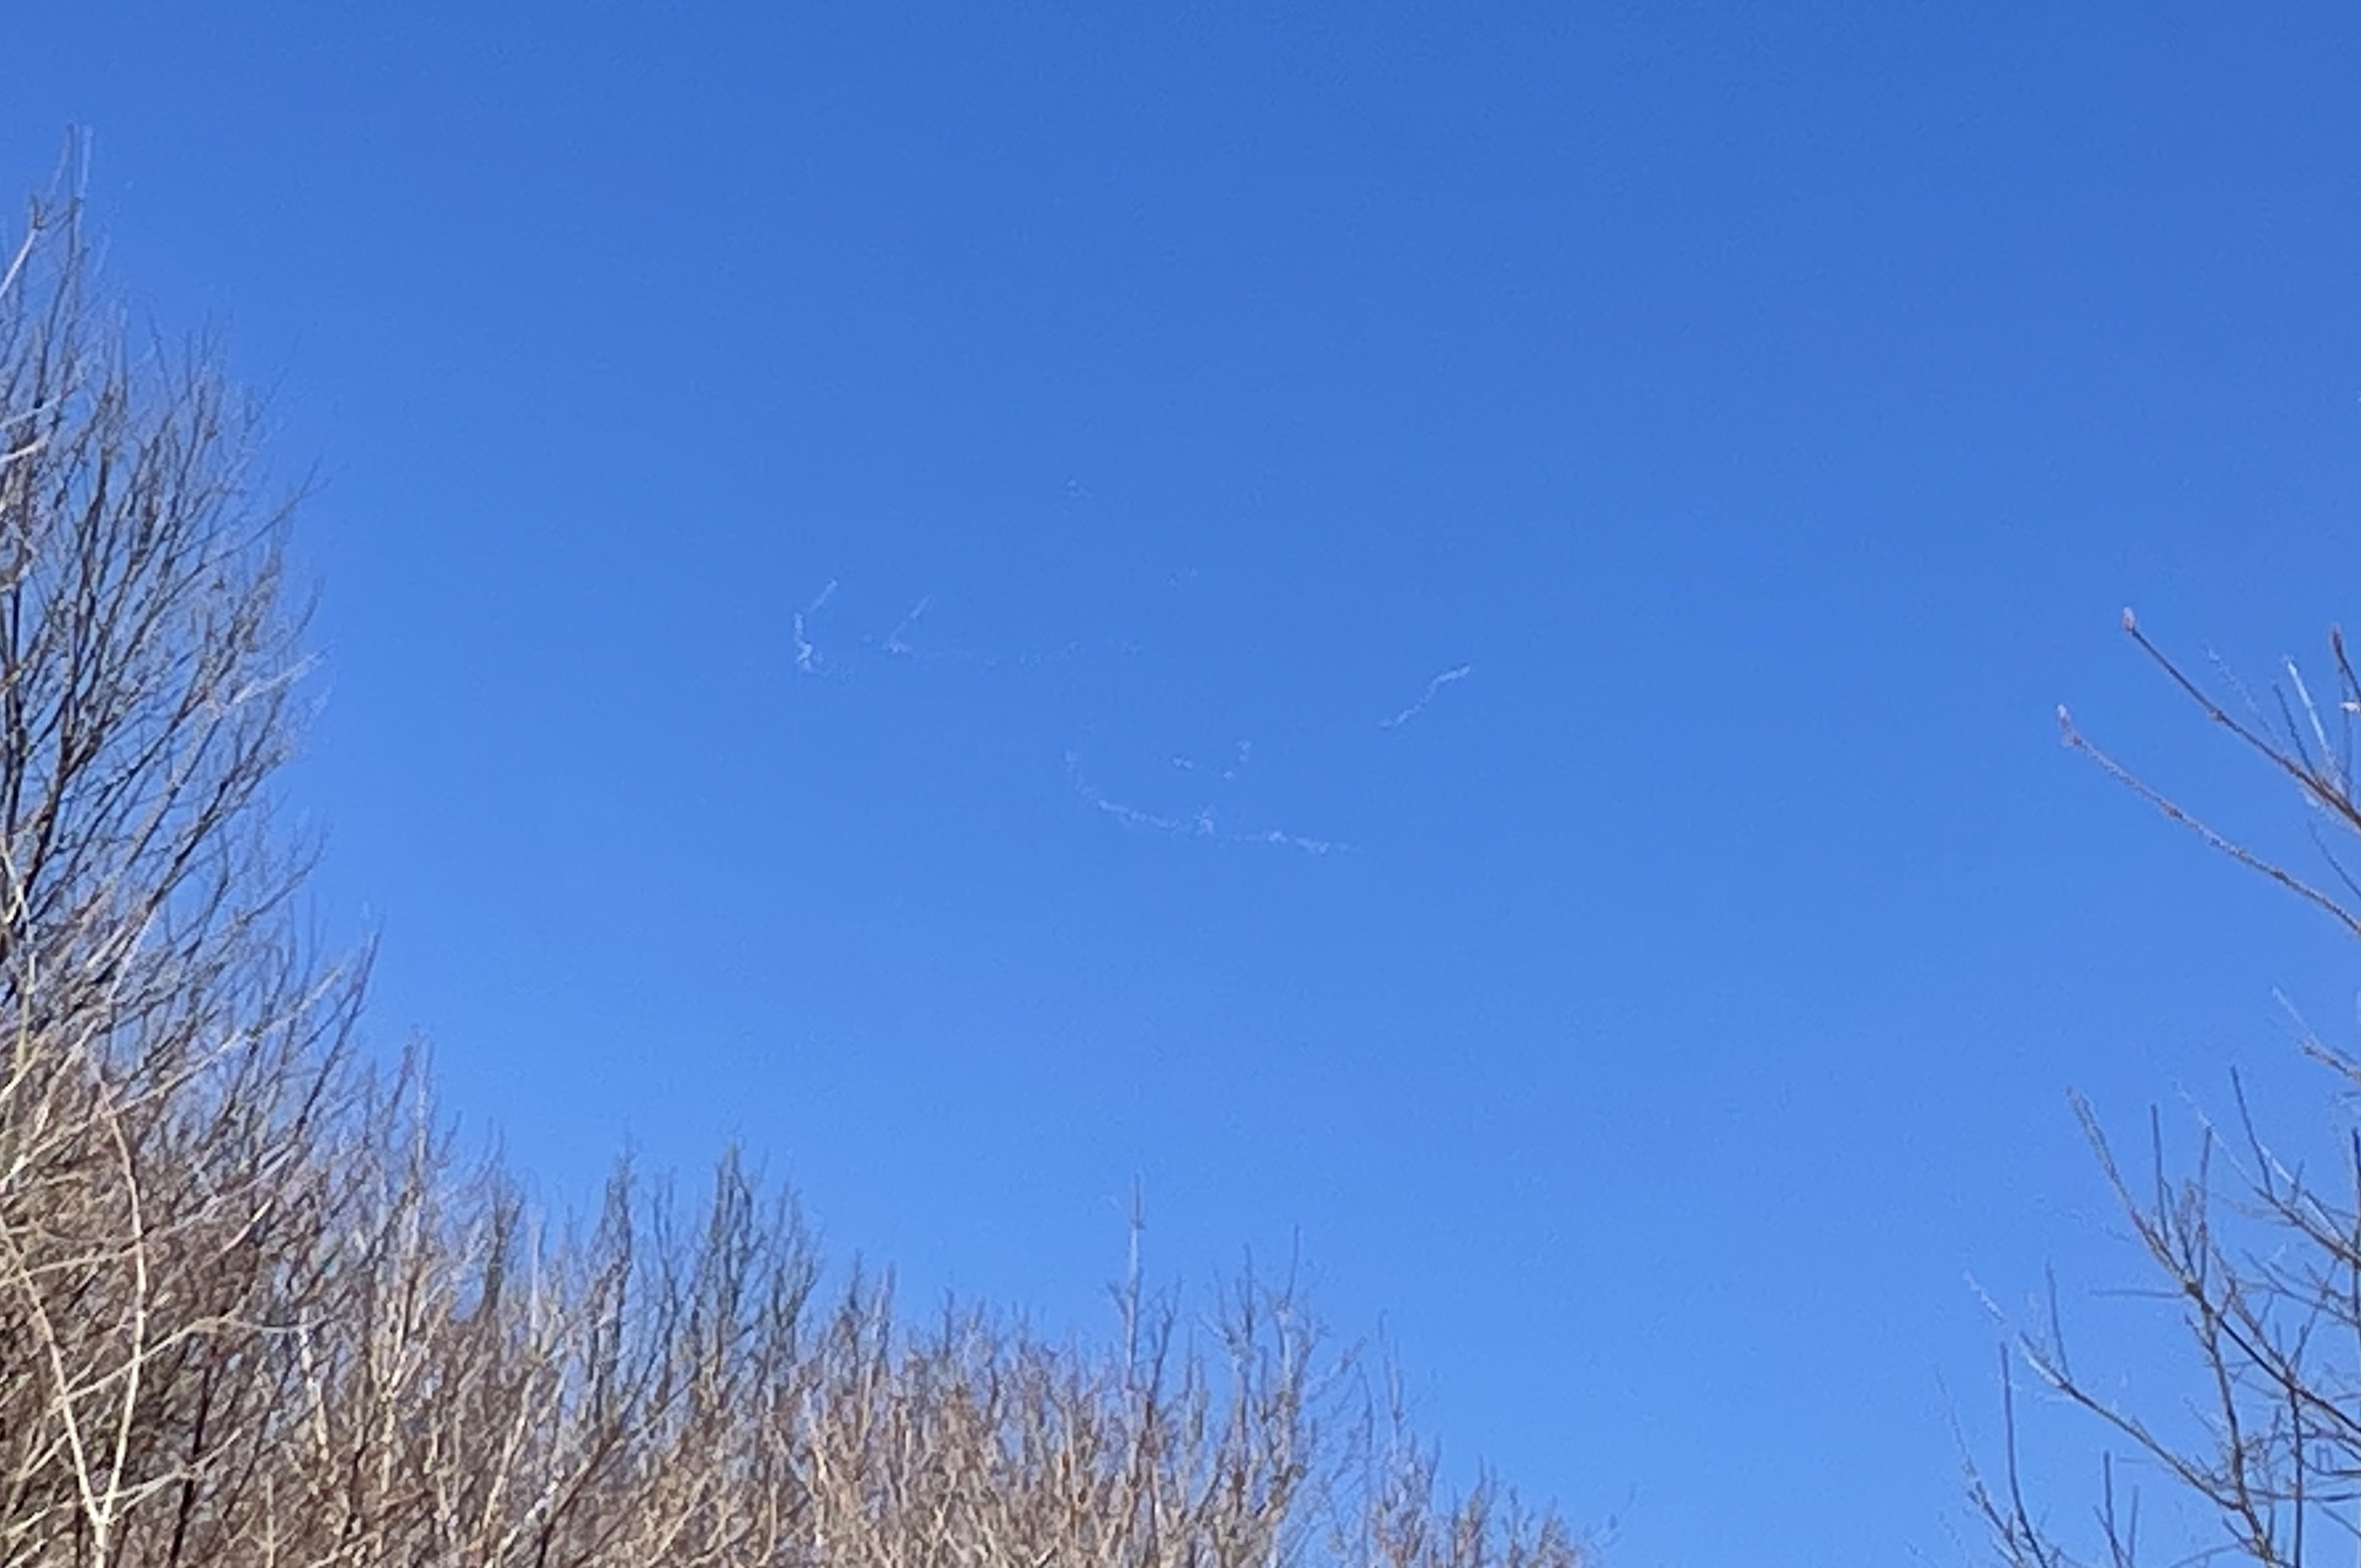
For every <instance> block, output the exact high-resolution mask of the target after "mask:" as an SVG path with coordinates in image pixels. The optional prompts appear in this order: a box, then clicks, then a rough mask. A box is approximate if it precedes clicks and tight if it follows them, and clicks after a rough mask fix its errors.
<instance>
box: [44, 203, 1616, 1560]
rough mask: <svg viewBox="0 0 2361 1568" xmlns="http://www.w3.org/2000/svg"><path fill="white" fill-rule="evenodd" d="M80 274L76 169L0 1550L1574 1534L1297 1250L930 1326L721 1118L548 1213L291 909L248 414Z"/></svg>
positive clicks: (912, 1549)
mask: <svg viewBox="0 0 2361 1568" xmlns="http://www.w3.org/2000/svg"><path fill="white" fill-rule="evenodd" d="M89 276H90V269H89V262H88V258H87V255H86V252H85V249H84V247H83V244H82V237H81V234H80V231H79V227H78V222H77V214H76V212H75V210H74V209H73V207H72V206H71V204H70V203H69V204H66V205H63V206H60V207H52V208H47V209H45V208H42V207H39V206H37V207H36V208H35V210H34V213H33V215H32V221H31V223H30V224H29V225H28V228H27V234H26V236H25V237H24V239H23V242H22V244H21V245H20V246H19V247H16V249H15V250H14V251H13V252H11V253H9V256H8V259H7V260H6V262H5V274H0V1032H5V1050H6V1063H5V1076H0V1564H5V1568H68V1565H71V1568H148V1565H175V1564H218V1565H225V1568H264V1565H269V1568H280V1565H285V1568H296V1565H302V1568H376V1565H379V1564H395V1563H400V1564H413V1565H421V1568H445V1565H447V1568H496V1565H511V1564H513V1565H517V1568H523V1565H528V1564H530V1565H532V1568H559V1565H565V1568H576V1565H579V1568H593V1565H607V1564H612V1565H615V1568H647V1565H649V1564H655V1563H664V1564H681V1565H697V1564H712V1565H716V1568H721V1565H739V1564H746V1565H756V1564H762V1565H771V1564H775V1565H780V1568H790V1565H811V1568H821V1565H826V1568H867V1565H872V1564H873V1565H877V1568H884V1565H888V1564H891V1565H893V1568H928V1565H940V1568H1002V1565H1016V1564H1024V1565H1027V1568H1085V1565H1087V1568H1182V1565H1189V1568H1271V1565H1277V1564H1290V1563H1307V1564H1308V1563H1337V1564H1356V1565H1367V1568H1573V1565H1574V1564H1575V1563H1576V1562H1577V1561H1578V1560H1579V1557H1580V1553H1579V1552H1577V1550H1576V1543H1575V1542H1574V1541H1573V1540H1572V1538H1571V1537H1570V1536H1569V1534H1568V1533H1567V1531H1566V1530H1565V1528H1564V1527H1563V1526H1562V1525H1561V1524H1559V1523H1558V1522H1557V1521H1556V1520H1555V1519H1553V1518H1551V1517H1549V1516H1546V1515H1539V1516H1532V1515H1527V1514H1525V1513H1523V1512H1521V1511H1520V1510H1518V1509H1517V1508H1515V1506H1514V1505H1513V1503H1512V1502H1511V1501H1510V1500H1509V1499H1507V1498H1505V1497H1503V1496H1501V1495H1500V1494H1499V1492H1498V1491H1497V1489H1496V1488H1494V1487H1493V1486H1490V1485H1485V1486H1479V1487H1477V1489H1476V1491H1475V1492H1474V1493H1473V1494H1472V1495H1470V1496H1469V1497H1466V1498H1463V1499H1458V1500H1452V1499H1449V1498H1446V1497H1443V1496H1442V1495H1441V1494H1440V1492H1439V1490H1438V1488H1437V1486H1436V1485H1435V1463H1434V1458H1433V1453H1432V1451H1431V1450H1427V1449H1422V1448H1421V1447H1419V1446H1418V1445H1417V1444H1416V1443H1415V1442H1413V1441H1412V1440H1411V1439H1410V1438H1409V1437H1408V1436H1407V1435H1406V1434H1405V1432H1404V1431H1403V1430H1402V1429H1401V1426H1400V1422H1399V1420H1396V1419H1395V1418H1394V1416H1393V1414H1392V1412H1391V1409H1390V1407H1388V1406H1385V1405H1383V1403H1382V1402H1381V1401H1377V1400H1373V1399H1371V1398H1369V1397H1368V1395H1367V1391H1366V1389H1365V1387H1364V1386H1363V1385H1362V1383H1361V1382H1360V1380H1359V1370H1358V1367H1357V1365H1356V1361H1355V1359H1354V1358H1353V1357H1352V1356H1350V1355H1349V1354H1342V1353H1339V1352H1336V1351H1334V1350H1333V1349H1331V1348H1330V1347H1328V1346H1327V1345H1325V1344H1324V1343H1323V1342H1322V1340H1321V1337H1320V1336H1319V1334H1318V1333H1317V1332H1315V1331H1314V1329H1313V1327H1312V1324H1311V1322H1310V1321H1309V1320H1308V1319H1307V1318H1306V1316H1305V1315H1304V1312H1303V1310H1302V1308H1301V1303H1300V1302H1299V1301H1297V1300H1296V1299H1295V1298H1294V1296H1293V1295H1292V1293H1291V1292H1290V1291H1288V1290H1285V1289H1278V1290H1273V1289H1268V1288H1262V1287H1259V1286H1257V1285H1255V1284H1253V1283H1251V1282H1249V1283H1247V1284H1246V1285H1243V1286H1241V1287H1240V1288H1237V1289H1236V1290H1235V1291H1234V1292H1233V1293H1232V1294H1231V1295H1230V1296H1229V1297H1228V1298H1227V1299H1226V1301H1225V1303H1224V1306H1223V1307H1222V1308H1221V1310H1218V1311H1216V1312H1215V1313H1213V1314H1212V1315H1211V1316H1210V1317H1209V1318H1207V1319H1205V1320H1204V1321H1197V1320H1194V1319H1191V1318H1189V1317H1186V1316H1184V1315H1183V1314H1181V1313H1180V1311H1179V1310H1177V1309H1175V1308H1174V1307H1172V1306H1171V1305H1170V1303H1165V1302H1159V1301H1157V1300H1154V1299H1149V1298H1148V1296H1147V1295H1146V1294H1145V1293H1144V1292H1143V1291H1142V1290H1141V1288H1139V1286H1138V1283H1137V1278H1136V1277H1135V1278H1134V1280H1133V1281H1132V1282H1131V1283H1130V1285H1129V1286H1127V1287H1126V1288H1125V1289H1124V1290H1123V1291H1122V1292H1120V1304H1121V1308H1122V1310H1121V1317H1120V1322H1121V1325H1122V1332H1121V1334H1120V1336H1119V1338H1118V1340H1117V1342H1116V1343H1115V1344H1113V1345H1112V1346H1109V1347H1105V1348H1093V1347H1092V1346H1090V1345H1088V1344H1082V1343H1052V1342H1049V1341H1047V1340H1045V1339H1043V1338H1041V1337H1039V1336H1038V1335H1035V1334H1032V1333H1029V1332H1026V1331H1025V1330H1024V1329H1023V1328H1022V1327H1021V1325H1018V1324H1015V1323H1012V1322H1010V1321H1005V1320H1003V1319H999V1318H995V1317H994V1316H992V1315H990V1314H987V1313H982V1312H973V1311H961V1310H950V1311H947V1312H946V1314H945V1315H944V1316H943V1317H942V1318H941V1319H939V1321H933V1322H932V1323H931V1325H924V1326H922V1325H918V1324H914V1323H912V1322H910V1321H906V1320H905V1319H903V1318H901V1317H899V1316H897V1314H896V1313H895V1310H894V1308H893V1301H892V1293H891V1291H890V1289H889V1288H886V1287H885V1286H884V1284H883V1283H878V1282H869V1281H863V1280H862V1279H859V1278H856V1279H854V1280H852V1281H851V1282H850V1283H848V1284H845V1285H842V1286H840V1287H839V1288H833V1289H830V1290H829V1291H827V1292H826V1293H825V1294H823V1288H822V1281H823V1278H824V1270H823V1269H822V1267H821V1265H820V1262H819V1260H818V1257H817V1256H816V1255H815V1253H814V1250H813V1248H812V1246H811V1245H810V1243H809V1241H808V1239H807V1234H806V1232H805V1230H804V1229H803V1227H802V1225H801V1223H799V1221H798V1220H797V1218H796V1213H795V1211H794V1210H793V1208H792V1207H791V1206H789V1205H787V1204H785V1203H783V1202H780V1201H770V1200H765V1199H764V1198H763V1196H762V1195H761V1194H760V1192H759V1191H758V1190H757V1186H756V1184H755V1183H754V1182H753V1181H752V1180H751V1179H749V1177H748V1176H747V1175H746V1173H745V1172H744V1171H743V1170H742V1169H741V1168H740V1166H739V1165H738V1163H737V1162H736V1161H735V1159H734V1158H732V1159H725V1160H724V1161H723V1162H722V1164H721V1166H720V1168H719V1171H718V1173H717V1176H716V1179H715V1182H714V1185H713V1189H712V1191H711V1194H710V1196H709V1198H708V1200H707V1201H705V1203H704V1204H703V1205H702V1206H701V1207H699V1208H697V1209H694V1210H691V1211H687V1213H689V1214H690V1215H691V1216H692V1218H691V1219H690V1220H688V1221H686V1222H684V1220H683V1219H682V1215H683V1213H684V1211H683V1210H681V1209H680V1208H679V1207H677V1206H676V1205H674V1204H672V1203H670V1202H669V1201H665V1200H664V1197H663V1195H662V1193H661V1192H660V1191H653V1190H649V1189H648V1188H646V1187H645V1186H643V1185H642V1184H641V1183H638V1182H637V1181H635V1180H634V1179H633V1178H632V1177H631V1174H630V1172H629V1171H628V1170H619V1172H618V1174H617V1176H616V1177H615V1179H614V1181H613V1183H612V1185H611V1187H610V1190H609V1195H608V1198H607V1201H606V1202H605V1205H604V1207H603V1209H602V1211H601V1212H599V1213H598V1215H597V1216H596V1217H595V1219H593V1220H592V1221H591V1222H589V1223H587V1224H585V1225H582V1226H578V1227H566V1226H553V1225H551V1224H549V1223H544V1222H543V1221H542V1220H540V1219H538V1218H536V1217H535V1216H534V1215H533V1213H532V1212H530V1211H529V1209H528V1206H527V1205H526V1204H525V1202H524V1201H522V1198H521V1197H520V1196H519V1193H518V1191H517V1190H516V1188H515V1187H514V1185H513V1184H512V1183H511V1181H509V1180H508V1179H506V1178H505V1177H504V1176H503V1175H502V1173H501V1172H500V1169H499V1168H497V1167H496V1166H493V1165H491V1164H489V1163H484V1162H470V1161H467V1160H463V1159H460V1158H458V1157H456V1156H455V1154H454V1152H453V1151H452V1149H451V1148H450V1146H449V1145H448V1142H447V1140H446V1139H445V1137H444V1136H443V1135H442V1134H441V1133H440V1132H439V1131H438V1124H437V1121H436V1118H435V1116H434V1112H433V1110H432V1107H431V1103H430V1102H429V1099H428V1096H427V1093H426V1091H425V1088H424V1084H423V1077H422V1075H421V1073H420V1071H419V1070H418V1069H417V1068H416V1066H415V1065H414V1064H412V1063H404V1064H401V1065H398V1066H396V1067H395V1068H393V1069H391V1070H390V1071H383V1072H379V1071H375V1070H372V1069H370V1068H369V1067H368V1065H367V1064H366V1063H365V1062H364V1061H362V1060H361V1059H360V1058H358V1056H357V1053H356V1050H355V1047H354V1045H353V1030H354V1020H355V1017H356V1014H357V1008H358V1006H359V1002H360V995H361V984H362V980H363V970H364V969H365V965H364V964H363V963H361V962H358V961H351V962H345V963H331V962H324V961H323V960H322V959H320V958H319V957H318V955H316V954H314V953H313V952H312V951H311V950H309V948H307V946H306V944H305V943H304V942H303V941H302V940H301V939H300V933H299V931H298V929H297V928H296V927H295V925H294V923H293V921H292V919H291V897H292V895H293V894H294V893H295V891H296V890H297V889H298V888H299V887H300V885H301V883H302V872H303V871H304V869H305V868H304V861H303V859H302V855H300V854H297V853H291V852H290V851H289V850H288V849H287V848H286V847H285V845H284V844H283V842H282V841H280V839H278V838H276V837H275V836H274V835H273V833H272V831H271V830H270V823H269V795H268V786H269V780H270V778H271V775H272V773H273V770H274V769H275V768H276V766H277V765H278V763H279V762H280V761H282V760H283V759H284V757H285V756H286V754H287V751H288V749H289V747H290V745H291V741H292V738H293V736H294V734H295V732H296V729H297V720H298V718H300V714H299V713H298V711H297V706H296V697H295V696H294V686H295V683H296V681H297V679H298V677H299V676H300V674H301V673H302V668H303V662H302V657H301V652H300V645H301V632H302V614H301V607H300V606H298V605H295V604H291V602H290V601H289V598H288V595H287V592H286V589H285V587H284V568H283V565H282V555H281V544H282V541H283V538H284V532H285V527H286V522H287V517H288V512H287V509H286V508H285V507H284V506H281V505H279V504H276V503H273V502H271V501H269V499H265V498H262V497H258V495H257V494H256V493H255V491H254V488H253V487H252V478H251V476H252V472H253V470H252V467H251V464H250V459H251V457H252V455H253V451H254V437H255V422H254V418H253V414H252V411H251V410H250V409H249V408H248V407H247V405H246V404H244V403H243V402H241V401H240V400H239V399H238V398H237V397H236V395H235V394H234V393H233V392H232V391H231V390H230V389H228V387H227V386H226V385H225V382H224V380H223V379H222V378H221V377H220V375H219V374H218V373H217V371H216V368H215V366H214V361H213V360H212V359H211V358H210V357H208V356H206V355H205V354H204V353H203V352H202V351H190V352H181V351H175V350H172V349H170V348H162V347H159V348H157V349H154V350H150V351H145V352H139V353H135V352H134V351H133V350H132V348H131V346H130V345H131V342H132V339H131V337H130V334H128V333H127V332H126V331H125V330H124V328H123V326H122V325H121V323H119V322H118V321H116V320H115V319H114V318H112V317H110V316H108V315H107V314H105V313H104V312H103V311H102V310H101V309H100V308H99V307H97V306H96V305H95V304H94V303H93V301H92V300H91V299H90V298H89V297H88V292H87V291H88V287H89ZM1380 1417H1382V1418H1383V1419H1379V1418H1380Z"/></svg>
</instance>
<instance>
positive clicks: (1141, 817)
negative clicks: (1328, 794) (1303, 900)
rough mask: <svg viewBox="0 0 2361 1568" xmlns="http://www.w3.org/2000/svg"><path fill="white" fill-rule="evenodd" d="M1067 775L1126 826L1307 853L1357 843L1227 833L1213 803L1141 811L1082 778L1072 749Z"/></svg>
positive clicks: (1269, 832) (1348, 848)
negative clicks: (1165, 812)
mask: <svg viewBox="0 0 2361 1568" xmlns="http://www.w3.org/2000/svg"><path fill="white" fill-rule="evenodd" d="M1172 760H1173V762H1176V763H1181V764H1184V765H1188V766H1191V767H1192V768H1193V764H1189V763H1188V761H1187V759H1186V758H1182V757H1175V758H1173V759H1172ZM1066 777H1067V779H1068V780H1069V781H1070V782H1071V784H1073V786H1074V793H1075V794H1076V795H1081V796H1082V798H1083V799H1084V800H1086V801H1088V802H1090V803H1091V804H1092V805H1093V806H1096V807H1098V809H1099V810H1101V811H1102V812H1104V813H1105V814H1106V815H1107V816H1109V817H1114V818H1115V820H1116V821H1117V822H1120V823H1122V824H1123V825H1124V826H1125V827H1126V828H1149V829H1152V830H1153V831H1155V832H1158V833H1170V834H1172V835H1174V836H1176V837H1178V838H1183V839H1212V840H1213V841H1214V842H1217V843H1224V844H1272V845H1277V846H1279V848H1282V849H1289V850H1302V851H1303V852H1304V853H1305V854H1308V855H1335V854H1349V853H1351V852H1352V850H1353V849H1354V846H1353V845H1351V844H1346V843H1342V842H1339V841H1337V840H1335V839H1309V838H1306V837H1304V836H1303V835H1302V834H1301V833H1284V832H1281V831H1279V829H1278V828H1266V829H1264V830H1263V831H1261V832H1237V833H1225V832H1224V831H1222V828H1221V824H1220V823H1219V822H1218V821H1216V820H1215V818H1214V816H1213V806H1210V805H1208V806H1200V807H1198V808H1197V813H1196V815H1195V816H1193V817H1164V816H1160V815H1159V814H1158V813H1156V812H1153V811H1142V810H1140V809H1139V807H1137V806H1126V805H1125V804H1124V803H1123V802H1121V801H1119V800H1109V799H1108V798H1107V797H1106V796H1105V795H1104V794H1103V793H1101V791H1100V790H1099V788H1098V786H1097V785H1095V784H1092V783H1091V782H1090V781H1089V780H1088V779H1086V778H1084V777H1082V758H1081V757H1080V756H1078V755H1077V754H1076V753H1074V752H1072V751H1068V752H1067V753H1066Z"/></svg>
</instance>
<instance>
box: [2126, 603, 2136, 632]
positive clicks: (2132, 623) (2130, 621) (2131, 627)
mask: <svg viewBox="0 0 2361 1568" xmlns="http://www.w3.org/2000/svg"><path fill="white" fill-rule="evenodd" d="M2124 630H2125V631H2137V630H2139V617H2137V616H2136V615H2134V614H2133V613H2132V607H2131V606H2129V605H2125V606H2124Z"/></svg>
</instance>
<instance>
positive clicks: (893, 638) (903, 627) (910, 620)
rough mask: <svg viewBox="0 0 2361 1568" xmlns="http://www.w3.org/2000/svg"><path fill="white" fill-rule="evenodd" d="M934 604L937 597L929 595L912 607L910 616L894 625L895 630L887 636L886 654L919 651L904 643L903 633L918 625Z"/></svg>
mask: <svg viewBox="0 0 2361 1568" xmlns="http://www.w3.org/2000/svg"><path fill="white" fill-rule="evenodd" d="M934 602H935V596H934V595H932V594H928V595H927V596H926V597H925V598H922V599H920V600H919V601H918V602H917V603H916V604H914V605H912V606H911V607H910V613H909V614H907V615H906V616H904V617H903V618H902V619H901V620H897V621H895V623H894V630H891V631H889V632H887V633H886V634H885V644H884V646H885V652H888V653H912V652H917V650H916V649H914V648H912V647H911V646H910V645H909V644H908V643H907V642H905V641H902V633H904V632H905V631H907V630H910V628H912V627H913V626H916V625H917V624H918V618H919V617H920V616H922V615H924V614H926V613H927V607H928V605H930V604H932V603H934Z"/></svg>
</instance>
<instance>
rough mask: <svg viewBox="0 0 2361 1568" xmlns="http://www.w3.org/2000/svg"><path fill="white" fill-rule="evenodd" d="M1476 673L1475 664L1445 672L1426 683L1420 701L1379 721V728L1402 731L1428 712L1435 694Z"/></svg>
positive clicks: (1460, 666)
mask: <svg viewBox="0 0 2361 1568" xmlns="http://www.w3.org/2000/svg"><path fill="white" fill-rule="evenodd" d="M1475 673H1476V666H1475V665H1473V664H1460V665H1457V666H1455V668H1452V669H1448V670H1445V671H1444V672H1443V674H1439V675H1437V676H1435V677H1434V679H1433V680H1431V681H1429V682H1427V683H1426V690H1424V691H1422V692H1421V693H1420V694H1419V696H1418V700H1417V701H1416V702H1414V703H1411V705H1410V706H1409V707H1405V708H1403V709H1402V710H1401V711H1400V713H1397V714H1395V715H1394V716H1393V717H1392V718H1385V719H1380V720H1378V729H1400V728H1401V727H1402V726H1403V725H1405V724H1408V723H1409V722H1410V721H1411V719H1413V718H1417V717H1418V716H1419V715H1420V714H1421V713H1422V712H1424V711H1425V710H1426V705H1427V704H1429V703H1431V702H1433V700H1434V694H1435V693H1437V692H1439V691H1441V690H1442V689H1443V688H1444V687H1445V686H1447V685H1450V684H1451V683H1452V682H1454V681H1464V680H1466V678H1467V677H1468V676H1470V675H1472V674H1475Z"/></svg>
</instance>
